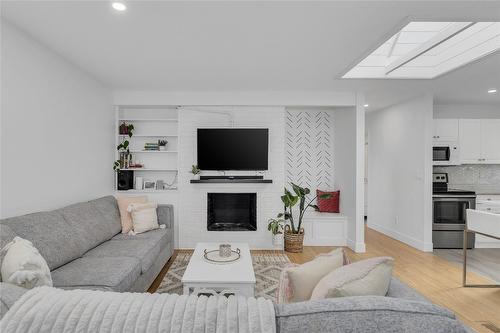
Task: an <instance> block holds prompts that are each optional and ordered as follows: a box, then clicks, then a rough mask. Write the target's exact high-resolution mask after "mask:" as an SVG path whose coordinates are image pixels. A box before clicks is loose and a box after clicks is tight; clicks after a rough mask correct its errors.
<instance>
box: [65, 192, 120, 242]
mask: <svg viewBox="0 0 500 333" xmlns="http://www.w3.org/2000/svg"><path fill="white" fill-rule="evenodd" d="M58 212H59V213H60V214H61V215H62V216H63V217H64V219H65V220H66V221H67V222H68V224H70V225H71V226H72V227H74V228H75V230H77V234H78V235H79V237H80V239H79V241H80V243H81V244H82V245H83V246H84V250H85V251H88V250H90V249H92V248H94V247H96V246H97V245H99V244H101V243H102V242H105V241H107V240H109V239H111V238H112V237H113V236H114V235H116V233H114V232H113V226H112V225H110V224H109V223H107V219H106V218H105V217H104V215H103V214H102V213H101V212H100V211H99V210H98V209H97V208H96V206H95V204H94V203H92V202H81V203H77V204H74V205H71V206H67V207H64V208H61V209H59V210H58Z"/></svg>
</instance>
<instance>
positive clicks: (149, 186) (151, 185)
mask: <svg viewBox="0 0 500 333" xmlns="http://www.w3.org/2000/svg"><path fill="white" fill-rule="evenodd" d="M144 189H145V190H155V189H156V182H155V181H153V180H145V181H144Z"/></svg>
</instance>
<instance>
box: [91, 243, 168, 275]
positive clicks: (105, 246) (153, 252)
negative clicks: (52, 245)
mask: <svg viewBox="0 0 500 333" xmlns="http://www.w3.org/2000/svg"><path fill="white" fill-rule="evenodd" d="M164 246H165V244H162V243H161V241H160V239H158V240H152V239H147V238H145V239H127V240H110V241H107V242H105V243H102V244H101V245H99V246H97V247H96V248H94V249H92V250H90V251H89V252H87V253H85V254H84V255H83V256H84V258H87V257H98V258H106V257H108V258H114V257H133V258H137V259H138V260H139V261H140V262H141V268H142V273H144V272H146V271H147V270H148V269H149V268H150V267H151V265H153V263H154V261H155V260H156V258H158V255H159V254H160V251H161V249H162V248H163V247H164Z"/></svg>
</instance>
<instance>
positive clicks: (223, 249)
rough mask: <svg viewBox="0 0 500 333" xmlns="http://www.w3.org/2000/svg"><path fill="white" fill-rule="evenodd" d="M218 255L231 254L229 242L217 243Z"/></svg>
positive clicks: (226, 255) (225, 256)
mask: <svg viewBox="0 0 500 333" xmlns="http://www.w3.org/2000/svg"><path fill="white" fill-rule="evenodd" d="M219 256H221V257H223V258H227V257H230V256H231V244H220V245H219Z"/></svg>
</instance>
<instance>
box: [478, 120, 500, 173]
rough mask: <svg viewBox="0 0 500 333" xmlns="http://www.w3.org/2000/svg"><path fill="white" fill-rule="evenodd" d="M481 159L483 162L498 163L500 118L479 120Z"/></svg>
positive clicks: (499, 159)
mask: <svg viewBox="0 0 500 333" xmlns="http://www.w3.org/2000/svg"><path fill="white" fill-rule="evenodd" d="M481 159H482V162H483V163H489V164H498V163H500V119H483V120H481Z"/></svg>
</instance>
